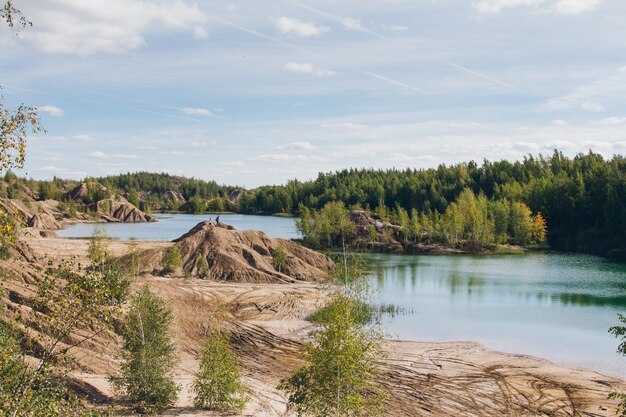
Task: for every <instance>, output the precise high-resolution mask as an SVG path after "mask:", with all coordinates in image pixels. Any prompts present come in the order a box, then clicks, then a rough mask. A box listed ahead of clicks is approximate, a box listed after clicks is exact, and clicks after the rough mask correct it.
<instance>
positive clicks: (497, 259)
mask: <svg viewBox="0 0 626 417" xmlns="http://www.w3.org/2000/svg"><path fill="white" fill-rule="evenodd" d="M366 257H367V259H368V264H369V268H370V271H371V275H372V279H373V281H374V282H375V284H376V286H377V287H378V289H379V291H378V299H379V301H380V302H382V303H393V304H395V305H397V306H399V307H401V308H404V309H405V310H406V311H408V312H409V313H407V314H400V315H397V316H395V317H384V318H383V325H384V328H385V330H386V331H387V332H389V333H390V335H391V336H395V337H398V338H400V339H407V340H423V341H453V340H474V341H479V342H482V343H484V344H485V345H487V346H488V347H490V348H492V349H495V350H500V351H504V352H511V353H519V354H527V355H532V356H539V357H543V358H546V359H549V360H551V361H553V362H556V363H561V364H566V365H570V366H575V367H582V368H589V369H594V370H598V371H602V372H604V373H608V374H611V375H615V376H622V377H626V357H623V356H620V355H618V354H617V353H616V348H617V345H618V340H617V339H616V338H615V337H613V336H612V335H610V334H609V333H608V328H609V327H611V326H613V325H615V324H617V313H626V265H623V264H616V263H612V262H608V261H604V260H602V259H600V258H596V257H592V256H585V255H573V254H571V255H570V254H557V253H531V254H526V255H497V256H465V255H462V256H454V255H452V256H432V255H431V256H427V255H422V256H410V255H367V256H366Z"/></svg>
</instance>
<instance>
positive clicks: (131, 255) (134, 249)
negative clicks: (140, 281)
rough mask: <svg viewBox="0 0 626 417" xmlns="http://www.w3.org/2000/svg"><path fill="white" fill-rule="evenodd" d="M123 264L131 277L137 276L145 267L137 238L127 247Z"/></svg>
mask: <svg viewBox="0 0 626 417" xmlns="http://www.w3.org/2000/svg"><path fill="white" fill-rule="evenodd" d="M123 266H124V268H126V270H127V271H128V275H130V276H131V277H137V276H138V275H139V273H140V272H141V270H142V268H143V260H142V257H141V251H140V250H139V247H138V245H137V242H136V241H135V240H131V241H130V243H129V244H128V247H127V248H126V256H125V257H124V262H123Z"/></svg>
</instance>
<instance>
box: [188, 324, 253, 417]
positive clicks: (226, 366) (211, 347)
mask: <svg viewBox="0 0 626 417" xmlns="http://www.w3.org/2000/svg"><path fill="white" fill-rule="evenodd" d="M191 391H192V393H193V395H194V399H193V403H194V406H195V407H196V408H206V409H210V410H217V411H229V412H240V411H241V410H243V408H244V406H245V404H246V402H247V397H246V395H245V391H246V389H245V387H244V386H243V384H242V383H241V368H240V366H239V362H238V361H237V356H236V355H235V352H233V350H232V348H231V346H230V335H229V334H228V333H226V332H220V331H217V330H214V331H211V332H210V333H209V335H208V336H207V338H206V340H205V342H204V345H203V347H202V351H201V353H200V368H199V369H198V372H196V374H195V378H194V381H193V384H192V386H191Z"/></svg>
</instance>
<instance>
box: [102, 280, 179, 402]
mask: <svg viewBox="0 0 626 417" xmlns="http://www.w3.org/2000/svg"><path fill="white" fill-rule="evenodd" d="M172 320H173V315H172V310H171V309H170V307H169V306H168V305H167V304H166V302H165V301H164V300H163V299H161V298H159V297H157V296H156V295H154V294H153V293H152V292H150V289H149V288H148V286H144V287H143V288H142V289H141V290H140V291H139V293H137V295H135V296H134V297H133V298H132V300H131V305H130V308H129V310H128V313H127V316H126V327H125V329H124V332H123V337H124V354H123V357H122V359H123V363H122V367H121V371H120V374H119V375H115V376H111V377H110V380H111V382H112V383H113V386H114V387H115V389H116V390H117V391H118V392H120V393H125V394H126V395H127V396H128V398H129V399H130V400H131V401H133V402H135V403H137V404H138V405H139V406H141V407H144V408H147V409H148V410H152V411H158V410H160V409H162V408H165V407H167V406H169V405H172V404H173V403H174V402H175V401H176V398H177V397H178V391H179V390H180V387H179V386H178V385H177V384H176V383H175V382H174V376H173V368H174V366H175V365H176V363H177V359H176V355H175V348H174V344H173V343H172V340H171V339H172V338H171V335H170V326H171V323H172Z"/></svg>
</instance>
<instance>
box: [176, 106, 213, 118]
mask: <svg viewBox="0 0 626 417" xmlns="http://www.w3.org/2000/svg"><path fill="white" fill-rule="evenodd" d="M183 113H185V114H189V115H193V116H207V117H211V116H213V113H212V112H211V110H208V109H202V108H193V107H185V108H184V109H183Z"/></svg>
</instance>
